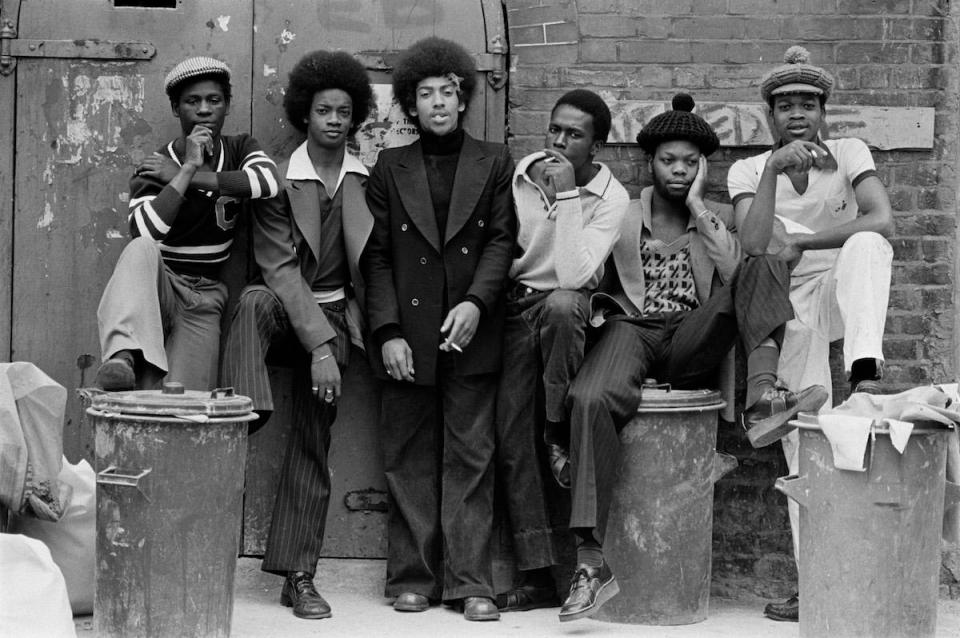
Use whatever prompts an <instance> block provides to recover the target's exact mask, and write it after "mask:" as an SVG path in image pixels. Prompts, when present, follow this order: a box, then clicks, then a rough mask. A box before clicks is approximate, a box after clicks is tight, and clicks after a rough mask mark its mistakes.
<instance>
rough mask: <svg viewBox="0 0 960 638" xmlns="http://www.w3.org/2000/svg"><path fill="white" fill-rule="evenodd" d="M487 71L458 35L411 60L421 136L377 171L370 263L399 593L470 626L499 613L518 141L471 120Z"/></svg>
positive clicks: (413, 607)
mask: <svg viewBox="0 0 960 638" xmlns="http://www.w3.org/2000/svg"><path fill="white" fill-rule="evenodd" d="M475 75H476V68H475V65H474V63H473V59H472V58H471V56H470V55H469V54H468V53H467V52H466V51H464V50H463V48H462V47H460V46H459V45H457V44H455V43H453V42H449V41H446V40H440V39H438V38H428V39H426V40H421V41H420V42H418V43H416V44H414V45H413V46H412V47H411V48H410V49H408V50H407V51H406V52H405V54H404V55H403V56H401V59H400V60H399V62H398V63H397V65H396V67H395V68H394V74H393V87H394V96H395V97H396V98H397V99H398V100H399V101H400V103H401V105H402V106H403V107H404V110H405V111H406V112H407V113H408V114H409V115H410V117H411V119H412V120H414V121H415V122H416V123H417V125H418V127H419V129H420V140H418V141H417V142H414V143H413V144H411V145H409V146H405V147H402V148H395V149H387V150H384V151H383V152H382V153H381V154H380V157H379V159H378V160H377V164H376V166H375V167H374V169H373V171H372V172H371V175H370V180H369V182H368V184H367V203H368V204H369V206H370V212H371V213H372V214H373V217H374V227H373V232H372V233H371V235H370V240H369V242H368V244H367V247H366V249H365V251H364V253H363V256H362V257H361V269H362V271H363V276H364V279H365V281H366V283H367V316H368V318H369V324H370V330H371V334H372V337H373V342H374V343H373V346H372V348H371V353H370V359H371V361H372V364H373V365H374V368H375V370H376V371H377V372H378V374H379V375H380V376H381V377H382V378H383V379H384V380H385V383H384V387H383V393H382V399H381V426H380V427H381V442H382V445H383V454H384V470H385V472H386V479H387V489H388V492H389V494H390V512H389V517H388V541H389V549H388V558H387V583H386V595H387V596H391V597H396V600H395V602H394V608H395V609H396V610H398V611H410V612H413V611H424V610H426V609H427V607H428V606H429V604H430V602H431V601H432V602H436V601H438V600H441V599H442V600H446V601H451V602H453V601H456V602H462V605H463V610H464V616H465V617H466V618H467V619H468V620H496V619H497V618H498V617H499V612H498V611H497V608H496V605H495V604H494V603H493V600H492V598H493V589H492V574H491V564H490V554H489V548H488V545H489V538H490V532H491V527H492V517H493V472H492V467H491V460H492V458H493V451H494V424H493V419H494V404H495V394H496V386H497V374H498V372H499V370H500V350H501V345H500V341H501V335H500V332H501V327H502V323H503V301H502V292H503V283H504V279H505V277H506V274H507V269H508V268H509V265H510V258H511V252H512V249H513V244H514V235H515V227H516V223H515V218H514V212H513V206H512V199H511V193H510V178H511V175H512V173H513V162H512V160H511V159H510V155H509V152H508V151H507V148H506V147H505V146H504V145H502V144H492V143H487V142H481V141H478V140H475V139H473V138H472V137H470V136H469V135H467V134H466V133H464V131H463V129H462V128H461V126H460V121H461V116H462V113H463V112H464V110H465V109H466V108H467V104H468V102H469V100H470V95H471V93H472V91H473V88H474V86H475V82H476V80H475ZM374 347H375V348H376V349H374Z"/></svg>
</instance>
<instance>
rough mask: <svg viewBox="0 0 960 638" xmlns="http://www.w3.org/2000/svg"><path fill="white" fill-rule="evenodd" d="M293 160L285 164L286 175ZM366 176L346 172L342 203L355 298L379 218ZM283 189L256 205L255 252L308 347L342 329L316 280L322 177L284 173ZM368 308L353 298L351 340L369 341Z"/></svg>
mask: <svg viewBox="0 0 960 638" xmlns="http://www.w3.org/2000/svg"><path fill="white" fill-rule="evenodd" d="M288 165H289V162H288V161H285V162H283V163H282V164H281V165H280V174H281V175H284V176H285V175H286V170H287V167H288ZM363 180H364V178H363V177H362V176H360V175H357V174H356V173H347V174H346V175H344V178H343V181H342V183H341V185H340V188H341V189H342V190H343V194H342V198H341V205H342V219H343V232H344V243H345V246H346V251H347V260H348V267H349V270H350V276H351V285H352V286H353V288H354V293H355V295H354V296H355V298H356V299H357V300H358V301H360V302H361V304H362V300H363V291H364V287H363V282H362V279H361V277H360V271H359V266H358V261H359V256H360V253H361V252H362V250H363V244H364V243H365V242H366V240H367V237H368V236H369V234H370V229H371V228H372V226H373V218H372V217H371V216H370V211H369V209H368V208H367V205H366V202H365V201H364V198H363ZM283 182H284V188H283V191H282V193H281V195H280V196H279V197H277V198H274V199H271V200H258V202H260V201H262V202H263V203H262V204H259V203H258V204H255V209H254V213H255V214H254V254H255V257H256V260H257V264H258V265H259V266H260V270H261V273H262V275H263V279H264V282H265V283H266V284H267V286H269V287H270V289H271V290H273V292H274V293H275V294H276V295H277V297H279V299H280V301H281V303H282V304H283V307H284V310H285V311H286V313H287V316H288V318H289V320H290V325H291V326H292V327H293V330H294V332H295V333H296V334H297V337H298V339H299V341H300V343H301V344H302V345H303V347H304V349H305V350H307V351H308V352H309V351H311V350H313V349H314V348H316V347H317V346H319V345H321V344H322V343H324V342H326V341H329V340H330V339H332V338H333V337H334V336H335V335H336V333H335V331H334V329H333V328H332V326H330V324H329V322H328V321H327V318H326V316H325V315H324V314H323V311H322V310H321V309H320V307H319V306H318V305H317V302H316V299H315V298H314V296H313V292H312V290H311V284H312V282H313V280H314V279H315V277H316V274H317V270H318V268H319V266H320V254H319V251H320V236H321V235H320V234H321V233H322V232H323V229H322V228H321V224H320V203H319V202H320V200H319V195H320V193H319V190H318V189H319V188H320V184H319V182H316V181H314V180H299V179H286V178H285V177H284V178H283ZM362 317H363V314H362V312H361V310H360V308H359V307H358V306H357V303H356V302H353V300H349V302H348V316H347V319H348V322H347V323H348V326H349V328H350V333H351V334H350V337H351V341H352V342H353V343H354V344H356V345H357V346H360V347H363V339H362V329H363V319H362Z"/></svg>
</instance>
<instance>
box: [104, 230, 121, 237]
mask: <svg viewBox="0 0 960 638" xmlns="http://www.w3.org/2000/svg"><path fill="white" fill-rule="evenodd" d="M106 237H107V239H123V234H122V233H121V232H120V231H119V230H117V229H116V228H111V229H109V230H107V233H106Z"/></svg>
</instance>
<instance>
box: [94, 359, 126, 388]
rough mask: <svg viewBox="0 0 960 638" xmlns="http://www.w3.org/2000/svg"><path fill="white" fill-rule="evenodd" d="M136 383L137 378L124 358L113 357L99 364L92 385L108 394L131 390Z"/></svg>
mask: <svg viewBox="0 0 960 638" xmlns="http://www.w3.org/2000/svg"><path fill="white" fill-rule="evenodd" d="M136 382H137V378H136V375H135V374H134V372H133V366H132V365H130V362H129V361H128V360H127V359H126V358H124V357H115V358H113V359H107V360H106V361H104V362H103V363H102V364H100V368H99V369H98V370H97V378H96V380H94V382H93V384H94V385H95V386H96V387H98V388H100V389H102V390H106V391H108V392H118V391H122V390H133V388H134V386H135V385H136Z"/></svg>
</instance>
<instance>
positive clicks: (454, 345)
mask: <svg viewBox="0 0 960 638" xmlns="http://www.w3.org/2000/svg"><path fill="white" fill-rule="evenodd" d="M450 347H451V348H453V349H454V350H456V351H457V352H459V353H460V354H463V348H461V347H460V346H458V345H457V344H455V343H451V344H450Z"/></svg>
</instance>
